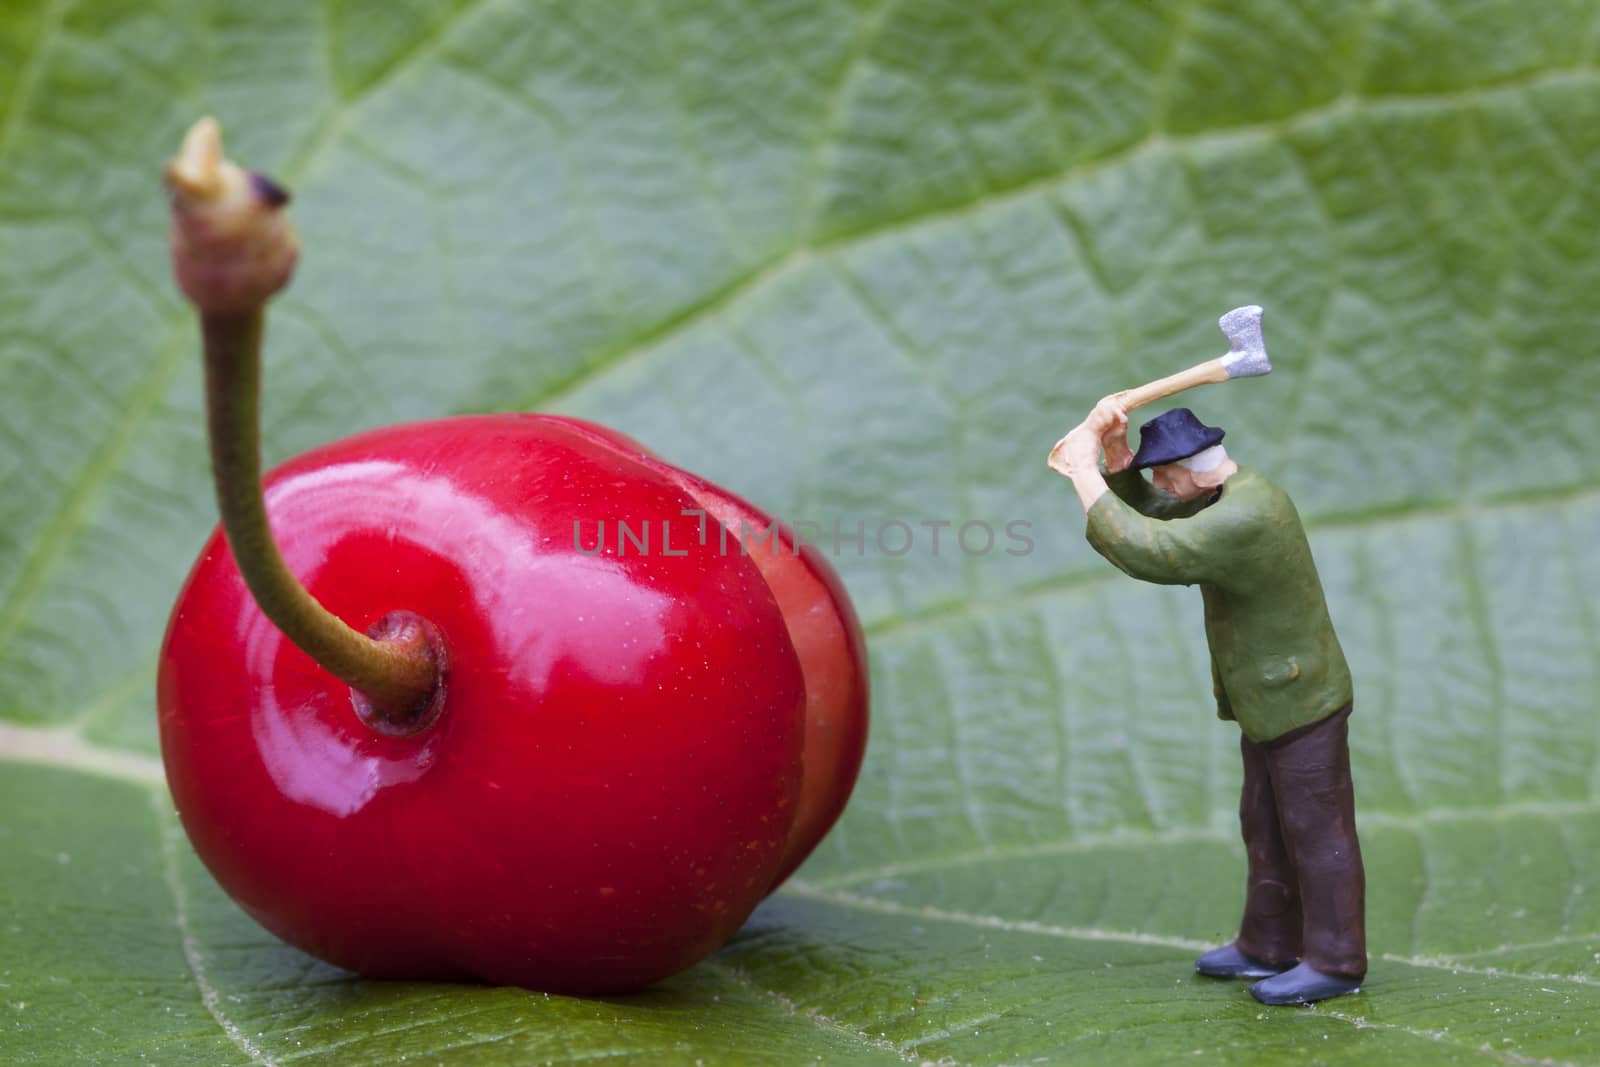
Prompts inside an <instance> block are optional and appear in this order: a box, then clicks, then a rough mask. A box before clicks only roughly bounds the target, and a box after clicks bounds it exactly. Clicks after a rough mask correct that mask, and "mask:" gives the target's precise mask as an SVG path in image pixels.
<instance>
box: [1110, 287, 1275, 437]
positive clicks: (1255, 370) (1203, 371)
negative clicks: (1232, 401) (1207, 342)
mask: <svg viewBox="0 0 1600 1067" xmlns="http://www.w3.org/2000/svg"><path fill="white" fill-rule="evenodd" d="M1217 326H1218V327H1219V328H1220V329H1221V330H1222V336H1224V337H1226V338H1227V339H1228V351H1227V352H1225V353H1224V354H1222V355H1220V356H1218V357H1217V358H1216V359H1208V360H1206V361H1205V362H1204V363H1198V364H1196V365H1195V366H1193V367H1190V368H1189V369H1188V370H1181V371H1179V372H1178V373H1177V374H1169V375H1167V376H1166V377H1165V378H1157V379H1156V380H1155V381H1153V382H1147V383H1146V384H1144V385H1141V386H1139V387H1138V388H1136V389H1124V390H1122V391H1121V392H1120V393H1112V394H1111V395H1112V397H1113V398H1114V399H1115V400H1116V401H1117V403H1118V404H1120V405H1121V406H1122V410H1123V411H1132V410H1133V409H1134V408H1141V407H1144V406H1145V405H1146V404H1153V403H1155V402H1156V401H1157V400H1164V399H1166V398H1167V397H1169V396H1172V395H1174V394H1176V393H1181V392H1183V391H1184V390H1185V389H1193V388H1194V387H1195V386H1197V385H1207V384H1209V383H1211V382H1225V381H1228V380H1229V379H1232V378H1254V377H1256V376H1257V375H1260V374H1266V373H1268V372H1270V371H1271V370H1272V361H1271V360H1269V359H1268V358H1267V346H1266V343H1265V342H1264V341H1262V339H1261V309H1260V308H1259V307H1257V306H1256V305H1255V304H1246V305H1245V306H1244V307H1238V308H1234V309H1233V310H1232V311H1230V312H1228V313H1227V314H1226V315H1224V316H1222V318H1220V319H1218V320H1217Z"/></svg>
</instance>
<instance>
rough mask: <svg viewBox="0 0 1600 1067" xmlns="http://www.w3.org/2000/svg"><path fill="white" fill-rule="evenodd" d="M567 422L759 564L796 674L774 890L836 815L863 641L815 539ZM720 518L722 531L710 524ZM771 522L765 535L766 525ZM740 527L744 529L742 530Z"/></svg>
mask: <svg viewBox="0 0 1600 1067" xmlns="http://www.w3.org/2000/svg"><path fill="white" fill-rule="evenodd" d="M546 417H547V418H551V419H555V418H560V419H561V421H563V422H565V423H566V424H567V425H569V426H572V427H574V428H575V429H578V430H581V431H583V432H586V433H590V434H593V435H595V436H596V437H598V438H600V439H602V440H605V441H608V442H610V443H611V444H614V445H616V446H617V447H618V448H620V449H622V450H623V451H625V452H628V453H630V454H632V455H634V456H635V458H638V459H640V460H641V461H642V462H644V463H646V464H647V465H648V466H651V467H653V468H654V469H656V470H657V471H659V472H661V473H662V474H664V475H666V476H667V477H668V478H671V479H672V480H674V481H675V482H677V483H678V484H679V485H681V486H682V487H683V488H684V489H685V490H686V491H688V492H689V493H690V494H691V495H693V496H694V498H695V499H696V500H698V501H699V502H700V507H701V508H703V509H704V510H705V511H706V513H707V514H709V515H710V516H711V517H712V518H713V519H715V520H716V521H715V523H713V524H710V527H709V528H710V529H711V531H712V532H711V533H710V535H709V537H710V538H711V539H715V541H716V543H717V550H718V551H719V552H731V553H743V552H746V551H748V553H749V555H750V558H751V559H752V560H753V561H754V562H755V564H756V566H757V567H759V568H760V570H761V574H762V576H763V577H764V578H766V580H767V585H768V587H769V588H770V589H771V590H772V592H773V595H774V596H775V597H776V598H777V600H778V606H779V608H781V609H782V611H783V616H784V622H785V623H786V624H787V625H788V628H789V638H790V640H791V641H792V642H793V643H794V647H795V651H796V652H798V653H799V656H800V667H801V669H802V671H803V672H804V674H805V682H806V737H805V754H804V773H803V775H802V779H801V791H800V803H799V810H798V811H797V813H796V816H795V820H794V826H793V828H792V829H791V830H790V834H789V845H788V848H787V849H786V850H785V854H784V862H783V864H782V866H781V868H780V870H779V873H778V876H777V877H776V878H774V879H773V883H772V887H773V888H774V889H776V888H777V887H778V885H779V884H781V883H782V882H783V881H784V880H785V879H787V878H788V877H789V875H791V874H793V873H794V871H795V869H796V868H797V867H799V866H800V864H801V862H802V861H804V860H805V858H806V857H807V856H809V855H810V854H811V852H812V850H813V849H815V848H816V847H817V844H818V843H819V842H821V840H822V838H823V837H824V835H826V834H827V832H828V830H829V829H831V828H832V827H833V824H834V823H835V822H837V821H838V819H839V816H840V815H842V814H843V813H844V808H845V803H846V802H847V801H848V800H849V799H850V793H851V791H852V790H854V788H855V784H856V777H857V775H858V774H859V773H860V770H861V761H862V759H863V758H864V757H865V755H866V748H867V718H868V711H867V708H868V702H869V701H868V671H867V646H866V639H865V638H864V637H863V635H862V632H861V623H860V622H859V621H858V620H857V618H856V613H855V607H854V605H852V604H851V603H850V597H849V594H847V593H846V592H845V588H844V583H843V582H842V581H840V579H839V575H838V573H837V572H835V571H834V569H833V567H832V565H831V564H829V563H828V560H827V557H826V556H824V555H823V554H822V552H820V551H819V550H818V549H817V548H816V546H814V545H812V544H810V543H808V542H806V541H804V540H803V539H800V538H798V537H797V536H796V533H795V531H794V529H793V528H791V527H790V526H789V525H788V524H786V523H775V520H773V518H772V517H771V516H770V515H768V514H767V513H766V512H764V511H762V510H761V509H760V508H758V507H756V506H755V505H754V504H751V503H750V502H749V501H747V500H744V499H742V498H740V497H738V496H736V495H734V494H733V493H730V492H728V491H727V490H726V489H723V488H722V487H721V486H718V485H713V484H712V483H710V482H708V481H706V480H705V479H703V478H700V477H698V476H697V475H694V474H691V473H689V472H687V471H684V470H680V469H678V468H676V467H673V466H671V465H669V464H667V463H665V462H663V461H662V460H661V459H660V458H659V457H658V456H657V455H656V454H655V453H654V452H652V451H651V450H649V449H647V448H645V447H644V446H643V445H641V444H640V443H639V442H638V441H636V440H634V439H633V438H631V437H629V436H627V435H626V434H623V433H619V432H618V431H616V430H613V429H611V428H610V427H607V426H601V425H599V424H598V423H593V422H588V421H586V420H583V419H574V418H570V417H564V416H546ZM716 524H720V525H721V527H722V528H723V530H725V531H726V532H727V536H726V538H723V537H722V536H720V535H719V534H718V533H717V532H716V531H715V526H716ZM774 525H776V527H777V529H776V534H775V536H774V537H773V539H771V540H768V539H767V532H768V530H770V529H771V528H772V527H773V526H774ZM746 533H748V537H746Z"/></svg>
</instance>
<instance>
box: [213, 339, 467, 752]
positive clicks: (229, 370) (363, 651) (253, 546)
mask: <svg viewBox="0 0 1600 1067" xmlns="http://www.w3.org/2000/svg"><path fill="white" fill-rule="evenodd" d="M264 319H265V314H264V311H263V309H262V308H260V307H257V308H255V309H254V310H248V311H229V312H220V313H219V312H209V311H202V312H201V315H200V329H201V336H202V339H203V341H204V346H205V371H206V416H207V422H208V424H209V430H210V436H211V469H212V475H213V478H214V480H215V482H216V488H217V507H218V509H219V510H220V511H221V513H222V528H223V530H224V531H225V532H226V534H227V537H228V545H229V547H230V548H231V549H232V550H233V557H234V560H235V562H236V563H237V564H238V565H239V572H240V573H241V574H242V575H243V576H244V580H245V584H246V585H247V586H248V587H249V589H250V593H251V595H252V596H254V597H255V600H256V604H257V606H259V607H260V608H261V611H262V613H263V614H264V615H266V617H267V618H269V619H271V620H272V622H273V624H274V625H276V626H277V627H278V629H280V630H282V631H283V633H284V636H286V637H288V638H289V640H291V641H293V642H294V643H295V644H296V645H298V646H299V647H300V649H301V650H302V651H304V652H305V653H306V654H307V655H309V656H310V657H311V658H312V659H314V660H316V661H317V663H319V664H321V666H322V667H323V668H324V669H326V670H327V671H328V673H330V674H332V675H333V676H334V677H336V678H338V679H340V680H341V681H343V682H346V683H347V684H349V685H350V686H351V687H352V688H354V689H357V690H359V691H360V692H361V693H362V695H364V696H365V697H366V698H367V700H368V701H369V702H370V704H371V706H372V709H373V710H374V711H375V712H376V713H377V714H378V715H379V716H380V717H381V718H383V719H384V720H386V721H387V722H389V723H392V724H401V723H404V722H406V721H407V720H410V719H413V718H415V717H417V716H419V715H421V714H423V713H424V712H425V710H426V709H427V708H428V706H429V704H430V703H431V702H432V700H433V696H434V693H435V691H436V690H437V688H438V685H439V681H440V678H439V663H438V660H437V657H436V655H435V652H434V649H433V648H432V647H431V645H430V643H429V641H428V638H427V635H426V633H425V632H424V631H422V630H420V629H418V628H416V627H411V628H408V629H406V630H405V631H403V632H402V633H400V634H398V635H396V636H395V637H393V638H391V639H388V640H382V641H379V640H374V639H372V638H371V637H368V636H366V635H365V634H362V633H359V632H357V631H356V630H354V629H352V628H351V627H350V626H349V625H347V624H346V623H344V622H343V621H342V620H340V619H339V618H338V617H336V616H335V615H333V613H331V612H330V611H328V610H327V609H326V608H324V607H323V606H322V605H321V604H319V603H318V602H317V600H316V598H315V597H313V596H312V595H311V594H310V593H309V592H308V591H307V590H306V588H305V587H304V586H303V585H301V584H300V582H299V581H298V580H297V579H296V578H295V576H294V575H293V574H291V573H290V571H289V567H288V565H287V564H286V563H284V560H283V553H282V552H280V551H279V549H278V544H277V542H276V541H275V540H274V539H273V536H272V528H271V526H270V525H269V523H268V521H267V509H266V504H265V502H264V500H263V499H262V494H261V451H260V395H261V338H262V333H263V327H264Z"/></svg>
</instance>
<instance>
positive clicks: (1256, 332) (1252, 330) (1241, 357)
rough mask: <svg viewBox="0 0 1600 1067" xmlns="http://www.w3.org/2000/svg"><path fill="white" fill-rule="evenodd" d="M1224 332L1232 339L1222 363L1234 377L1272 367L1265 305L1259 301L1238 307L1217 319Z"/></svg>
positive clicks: (1249, 375) (1260, 371)
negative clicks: (1263, 323) (1265, 329)
mask: <svg viewBox="0 0 1600 1067" xmlns="http://www.w3.org/2000/svg"><path fill="white" fill-rule="evenodd" d="M1217 325H1218V326H1219V327H1220V328H1221V329H1222V336H1224V337H1226V338H1227V339H1228V345H1229V347H1228V351H1227V354H1226V355H1224V356H1223V357H1222V366H1223V369H1225V370H1226V371H1227V372H1228V377H1229V378H1230V379H1232V378H1254V377H1255V376H1256V375H1258V374H1268V373H1270V372H1271V371H1272V361H1271V360H1270V359H1268V358H1267V345H1266V342H1265V341H1263V340H1262V339H1261V308H1260V307H1258V306H1256V305H1255V304H1246V305H1245V306H1244V307H1240V308H1234V309H1233V310H1232V311H1230V312H1228V313H1227V314H1226V315H1224V316H1222V318H1220V319H1218V320H1217Z"/></svg>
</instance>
